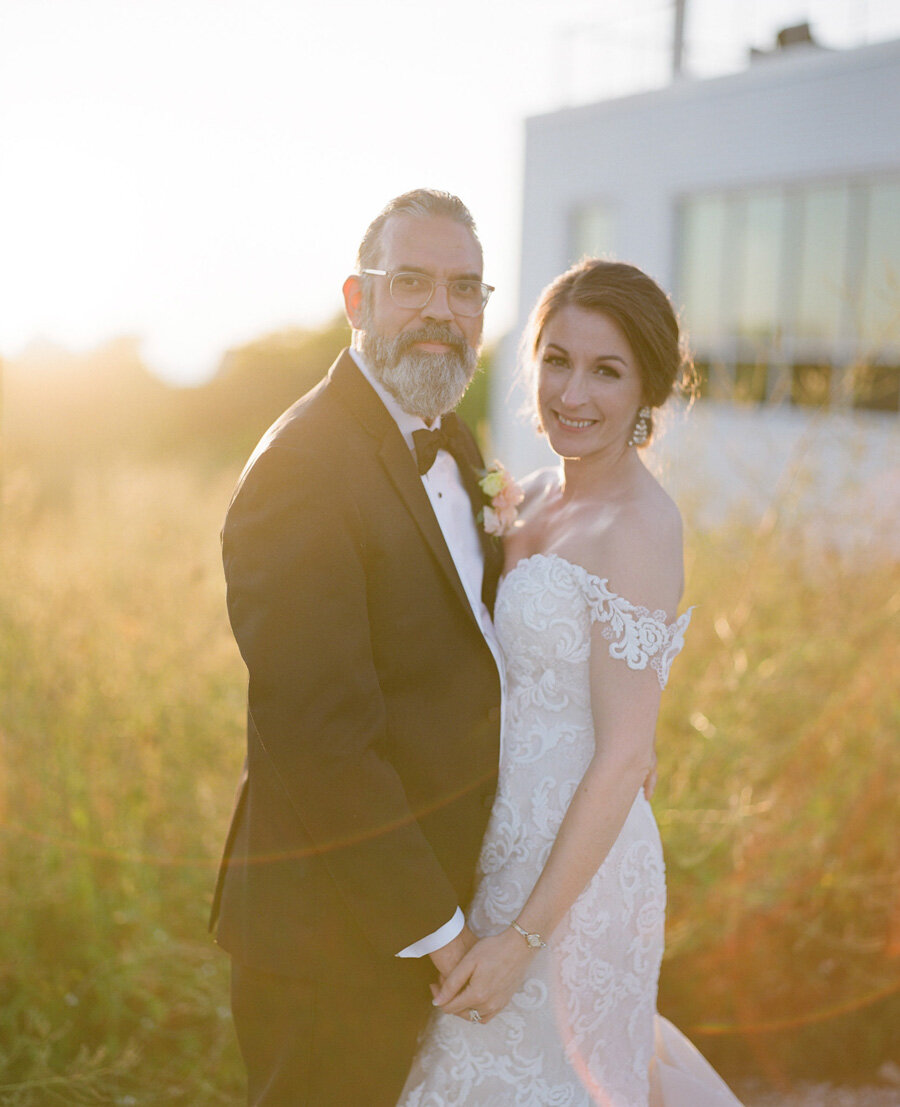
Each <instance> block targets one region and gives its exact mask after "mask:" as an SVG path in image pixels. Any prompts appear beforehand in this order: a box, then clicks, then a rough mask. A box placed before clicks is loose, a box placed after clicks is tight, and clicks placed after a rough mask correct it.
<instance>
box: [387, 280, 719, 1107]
mask: <svg viewBox="0 0 900 1107" xmlns="http://www.w3.org/2000/svg"><path fill="white" fill-rule="evenodd" d="M527 349H528V352H529V354H530V360H531V361H532V363H533V365H534V367H535V369H536V388H535V394H536V399H537V410H538V416H539V421H540V425H541V427H542V429H543V431H544V433H545V434H546V435H547V438H548V440H549V442H550V445H551V446H552V447H553V449H554V451H555V452H556V453H557V454H558V455H559V456H560V458H561V459H562V466H561V469H560V470H558V471H556V470H553V471H551V470H544V471H541V472H538V473H536V474H534V475H533V476H532V477H531V478H529V479H528V481H527V482H526V484H525V501H524V504H523V508H522V510H521V512H520V517H519V520H518V522H517V524H516V526H515V527H514V528H513V529H512V530H511V532H510V533H509V534H508V537H507V539H506V546H505V548H506V574H505V577H504V579H503V582H502V584H501V588H500V592H499V594H498V597H497V605H496V609H495V623H496V628H497V634H498V637H499V640H500V643H501V645H502V647H503V651H504V655H505V660H506V665H507V678H508V704H507V720H506V726H505V728H504V734H503V750H502V755H501V764H500V779H499V785H498V792H497V797H496V800H495V804H494V809H493V813H492V816H491V821H490V825H489V827H488V830H487V834H486V837H485V841H484V845H483V847H482V855H481V861H480V872H479V884H478V890H477V892H476V895H475V898H474V900H473V903H472V905H471V908H470V911H469V925H470V926H471V928H472V931H473V932H474V935H476V936H478V938H479V939H480V940H478V941H477V942H476V943H475V945H474V946H473V948H472V949H471V950H470V951H469V953H468V954H467V955H466V956H465V957H464V958H463V960H462V961H461V962H460V964H459V965H458V967H457V968H456V969H455V970H454V971H453V972H452V973H451V974H450V975H449V976H448V977H447V978H446V979H445V980H444V981H443V982H442V984H441V986H440V988H439V989H437V988H436V989H435V991H436V995H435V1005H436V1006H437V1007H438V1008H439V1010H438V1011H437V1012H436V1014H435V1017H434V1019H433V1020H432V1023H431V1025H430V1026H429V1029H428V1031H427V1032H426V1035H425V1038H424V1040H423V1042H422V1043H421V1047H420V1050H419V1054H418V1056H417V1058H416V1060H415V1062H414V1064H413V1069H412V1072H411V1073H410V1076H409V1079H408V1081H407V1084H406V1088H405V1089H404V1094H403V1097H402V1098H401V1105H402V1107H438V1105H440V1107H451V1105H453V1104H465V1105H466V1107H476V1105H479V1107H488V1105H490V1107H495V1105H506V1104H508V1105H511V1107H512V1105H515V1107H526V1105H527V1107H549V1105H557V1107H562V1105H566V1107H588V1105H593V1104H602V1105H610V1107H640V1105H646V1104H651V1105H665V1107H674V1105H676V1104H677V1107H702V1105H707V1104H709V1105H715V1107H724V1105H733V1104H736V1103H737V1100H736V1099H735V1098H734V1097H733V1096H732V1094H731V1093H730V1091H729V1090H728V1089H727V1087H726V1086H725V1085H724V1084H723V1083H722V1081H721V1080H720V1079H719V1078H718V1076H716V1074H715V1073H714V1072H713V1070H712V1069H711V1068H710V1067H709V1066H708V1065H707V1064H706V1062H705V1061H704V1060H703V1059H702V1058H701V1057H700V1056H699V1054H697V1052H696V1051H695V1050H694V1049H693V1047H692V1046H691V1045H690V1044H689V1043H688V1042H686V1040H685V1039H683V1038H682V1037H681V1036H680V1035H679V1034H678V1032H677V1031H675V1030H674V1028H673V1027H671V1026H670V1025H669V1024H668V1023H665V1022H664V1020H661V1019H659V1017H658V1016H656V989H657V979H658V974H659V966H660V961H661V959H662V952H663V928H664V911H665V879H664V867H663V859H662V849H661V846H660V840H659V834H658V832H657V828H656V823H655V821H654V818H653V814H652V811H651V809H650V805H649V803H648V801H647V799H646V797H645V795H644V791H643V788H642V785H643V784H644V782H645V780H646V779H647V778H648V775H650V774H651V773H652V767H653V763H654V752H653V750H654V731H655V727H656V718H657V713H658V709H659V702H660V694H661V690H662V688H663V686H664V685H665V682H666V678H667V676H668V672H669V666H670V665H671V663H672V660H673V659H674V657H675V655H676V654H677V653H678V651H679V649H680V648H681V646H682V643H683V634H684V631H685V629H686V627H687V625H688V621H689V618H690V613H689V612H686V613H685V614H683V615H681V616H680V617H677V615H676V612H677V609H678V604H679V601H680V599H681V592H682V583H683V582H682V578H683V568H682V538H681V519H680V516H679V513H678V509H677V508H676V507H675V505H674V503H673V502H672V501H671V500H670V499H669V497H668V496H667V494H666V493H665V492H664V491H663V489H662V488H661V487H660V485H659V484H658V483H657V482H656V480H655V479H654V478H653V477H652V476H651V474H650V473H649V471H648V470H647V469H646V468H645V466H644V464H643V462H642V461H641V458H640V455H639V453H638V447H640V446H642V445H644V443H646V442H647V441H648V440H649V438H650V435H651V432H652V420H653V410H654V409H655V408H657V407H659V406H660V405H661V404H662V403H664V402H665V400H666V399H667V398H668V396H669V395H670V394H671V393H672V391H673V390H674V388H675V387H676V385H677V383H678V382H679V378H680V377H681V376H682V371H683V366H684V362H683V359H682V355H681V349H680V342H679V332H678V323H677V320H676V318H675V315H674V312H673V311H672V307H671V305H670V303H669V301H668V299H667V297H666V296H665V294H664V293H663V292H662V291H661V290H660V289H659V287H658V286H657V285H656V284H655V283H654V282H653V281H651V280H650V279H649V278H648V277H647V276H646V275H645V274H643V273H642V272H640V270H638V269H635V268H633V267H632V266H629V265H624V264H620V263H614V262H606V261H596V260H589V261H585V262H583V263H581V264H580V265H577V266H575V267H574V268H573V269H570V270H569V271H568V272H567V273H565V274H563V275H562V276H561V277H559V278H557V280H555V281H554V282H553V283H552V284H551V285H550V286H549V287H548V288H547V289H545V291H544V293H543V295H542V296H541V298H540V300H539V301H538V304H537V306H536V308H535V310H534V312H533V314H532V318H531V322H530V326H529V331H528V347H527Z"/></svg>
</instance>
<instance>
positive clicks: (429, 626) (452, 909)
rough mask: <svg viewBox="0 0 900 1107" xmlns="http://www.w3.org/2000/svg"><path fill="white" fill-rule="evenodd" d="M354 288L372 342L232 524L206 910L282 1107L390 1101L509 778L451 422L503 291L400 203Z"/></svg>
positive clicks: (469, 479)
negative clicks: (229, 731) (219, 856)
mask: <svg viewBox="0 0 900 1107" xmlns="http://www.w3.org/2000/svg"><path fill="white" fill-rule="evenodd" d="M343 291H344V301H345V307H346V311H347V316H348V318H349V320H350V322H351V324H352V326H353V328H354V344H353V349H352V350H350V351H346V350H345V351H344V352H343V353H342V354H341V355H340V357H339V358H338V359H337V361H336V362H335V364H334V365H333V366H332V368H331V370H330V371H329V374H328V376H327V378H326V379H325V380H324V381H322V382H321V384H319V385H318V386H317V387H316V388H314V389H313V390H312V391H311V392H310V393H309V394H307V395H306V396H304V397H303V398H302V399H301V400H299V401H298V402H297V403H296V404H295V405H294V406H293V407H292V408H290V409H289V410H288V411H287V412H285V414H284V415H283V416H282V417H281V418H280V419H279V420H278V421H277V422H276V423H275V424H274V426H273V427H272V428H270V430H269V431H268V432H267V433H266V435H265V436H264V437H263V439H262V441H261V442H260V443H259V445H258V446H257V448H256V450H255V451H254V453H253V455H252V457H251V458H250V461H249V462H248V464H247V467H246V468H245V470H244V473H243V474H242V476H241V479H240V481H239V483H238V487H237V490H236V492H235V494H234V498H233V500H232V503H231V506H230V508H229V511H228V515H227V518H226V522H225V527H224V530H223V558H224V564H225V574H226V578H227V582H228V609H229V615H230V618H231V623H232V627H233V629H234V634H235V638H236V639H237V642H238V645H239V647H240V649H241V653H242V655H243V658H244V661H245V662H246V664H247V669H248V673H249V709H248V728H247V731H248V737H247V744H248V748H247V762H246V768H245V772H244V777H243V780H242V782H241V786H240V790H239V794H238V801H237V805H236V809H235V814H234V818H233V820H232V825H231V829H230V831H229V835H228V840H227V843H226V847H225V857H224V860H223V865H222V869H221V872H220V877H219V884H218V887H217V889H216V900H215V904H214V908H213V915H214V919H215V917H216V916H217V917H218V933H217V936H218V941H219V943H220V944H221V945H222V946H223V947H224V948H225V949H226V950H228V952H229V953H230V954H231V957H232V972H233V976H232V1009H233V1012H234V1018H235V1026H236V1029H237V1034H238V1040H239V1042H240V1046H241V1050H242V1053H243V1055H244V1059H245V1062H246V1064H247V1070H248V1078H249V1101H250V1103H253V1104H260V1105H262V1104H265V1105H266V1107H271V1105H275V1104H278V1105H287V1104H290V1105H291V1107H299V1105H302V1104H310V1105H315V1107H326V1105H330V1104H334V1105H340V1107H347V1105H349V1104H353V1105H360V1107H362V1105H366V1107H379V1105H381V1104H384V1105H385V1107H389V1105H393V1104H394V1103H395V1102H396V1099H397V1097H398V1095H399V1092H400V1089H401V1088H402V1085H403V1081H404V1078H405V1075H406V1070H407V1068H408V1066H409V1062H410V1059H411V1057H412V1054H413V1051H414V1048H415V1039H416V1035H417V1033H418V1030H419V1029H420V1027H421V1025H422V1024H423V1022H424V1020H425V1018H426V1017H427V1013H428V1011H429V1009H430V1000H431V994H430V990H429V982H430V981H431V980H434V979H437V977H438V975H446V973H447V972H449V971H450V970H451V969H452V967H453V966H454V965H455V964H456V963H457V961H458V960H459V958H460V957H461V956H462V954H463V953H464V952H465V950H466V949H467V948H468V944H469V942H470V936H469V934H468V931H467V930H465V931H464V930H463V921H464V920H463V917H462V914H461V912H460V910H459V905H460V904H465V903H466V902H467V900H468V898H469V895H470V891H471V885H472V879H473V876H474V872H475V865H476V861H477V856H478V849H479V843H480V840H481V836H482V833H483V831H484V827H485V824H486V821H487V817H488V814H489V812H490V805H491V800H492V797H493V792H494V784H495V777H496V771H497V763H498V745H499V728H500V676H499V673H498V667H497V663H496V662H495V659H494V656H493V654H492V648H493V647H492V645H489V643H488V640H487V639H489V638H490V636H491V631H490V619H489V613H488V607H489V606H490V605H491V604H492V601H493V592H494V590H495V588H496V582H497V577H498V574H499V569H500V560H501V558H500V551H499V548H498V546H497V544H496V543H495V542H494V541H493V540H490V539H488V538H487V536H486V535H485V534H484V532H483V528H482V527H481V526H480V525H479V524H478V523H477V522H476V515H477V513H478V509H479V506H483V504H484V499H483V496H481V494H480V492H479V489H478V485H477V470H478V468H479V467H480V466H481V465H482V464H483V463H482V460H481V457H480V455H479V453H478V450H477V447H476V446H475V444H474V441H473V439H472V437H471V435H470V434H469V432H468V431H467V429H466V428H465V427H464V426H463V424H462V423H460V422H459V421H458V420H457V419H456V416H455V415H451V416H449V417H447V416H446V414H445V413H447V412H449V411H450V410H451V409H452V408H453V407H454V406H455V405H456V403H457V402H458V401H459V399H460V398H461V396H462V394H463V392H464V391H465V388H466V386H467V385H468V383H469V381H470V380H471V377H472V375H473V374H474V371H475V365H476V358H477V351H478V347H479V344H480V340H481V332H482V319H483V310H484V306H485V304H486V302H487V299H488V296H489V295H490V292H491V289H490V287H489V286H488V285H485V284H483V282H482V252H481V246H480V243H479V241H478V238H477V236H476V232H475V226H474V223H473V221H472V217H471V215H470V214H469V212H468V211H467V209H466V208H465V207H464V206H463V204H462V203H461V202H460V201H459V200H458V199H457V198H456V197H453V196H450V195H448V194H446V193H437V192H431V191H426V190H418V191H415V192H411V193H406V194H405V195H403V196H400V197H398V198H397V199H395V200H393V201H391V202H390V203H389V204H388V205H387V207H386V208H385V209H384V210H383V211H382V212H381V214H380V215H379V216H378V217H377V218H376V219H375V220H374V222H373V223H372V225H371V226H370V227H369V229H368V231H367V232H366V235H365V237H364V239H363V242H362V244H361V246H360V250H359V258H358V272H357V273H355V274H354V275H352V276H350V277H348V278H347V281H346V282H345V284H344V289H343ZM442 416H443V417H444V418H442ZM428 427H431V428H432V430H441V431H443V432H444V433H445V434H446V435H447V437H446V438H444V439H440V440H438V441H433V442H431V445H430V451H429V446H428V443H426V444H425V445H424V446H422V445H421V444H419V445H420V449H421V450H422V451H423V452H424V455H425V456H424V457H423V459H422V460H421V462H420V461H418V460H417V454H416V452H415V450H414V448H413V447H414V445H415V442H414V439H413V434H414V433H416V438H422V436H423V434H424V437H425V438H426V439H427V438H428V436H429V432H428V429H427V428H428ZM486 635H487V638H486Z"/></svg>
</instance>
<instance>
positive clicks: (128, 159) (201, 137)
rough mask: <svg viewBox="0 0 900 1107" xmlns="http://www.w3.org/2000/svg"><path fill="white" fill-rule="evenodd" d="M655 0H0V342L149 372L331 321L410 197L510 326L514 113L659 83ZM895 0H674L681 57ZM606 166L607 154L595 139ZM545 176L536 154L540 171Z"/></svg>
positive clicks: (664, 42)
mask: <svg viewBox="0 0 900 1107" xmlns="http://www.w3.org/2000/svg"><path fill="white" fill-rule="evenodd" d="M672 12H673V6H672V3H671V2H670V0H0V158H2V173H0V357H9V358H14V357H16V356H18V355H19V354H21V353H22V352H23V351H24V350H25V349H26V348H27V347H28V346H29V344H30V343H33V342H52V343H55V344H58V345H61V346H64V347H66V348H68V349H72V350H77V351H83V350H89V349H91V348H93V347H96V346H98V345H101V344H103V343H104V342H106V341H109V340H111V339H114V338H116V337H120V336H123V335H135V336H138V337H139V338H140V340H141V352H142V355H143V358H144V360H145V362H146V364H147V365H148V366H149V367H150V368H151V369H152V370H153V371H154V372H156V373H157V374H158V375H159V376H160V377H162V378H163V379H165V380H168V381H171V382H173V383H180V384H191V383H199V382H201V381H202V380H204V379H207V378H208V377H209V376H211V375H212V374H213V373H214V372H215V370H216V368H217V366H218V364H219V361H220V359H221V357H222V355H223V353H224V352H225V351H226V350H227V349H228V348H229V347H231V346H234V345H237V344H239V343H241V342H246V341H249V340H251V339H254V338H258V337H260V336H261V335H263V334H267V333H269V332H271V331H275V330H278V329H280V328H284V327H295V326H301V327H315V326H318V325H320V324H322V323H324V322H325V321H327V320H329V319H331V318H332V317H333V316H334V315H335V314H337V313H338V312H339V311H340V310H341V306H342V301H341V295H340V288H341V284H342V283H343V280H344V277H345V276H346V275H347V274H348V273H349V272H351V271H352V269H353V264H354V259H355V253H356V247H357V245H358V242H359V239H360V237H361V236H362V233H363V231H364V230H365V227H366V226H367V224H368V223H369V222H370V221H371V219H372V218H373V217H374V216H375V215H376V214H377V212H378V211H379V210H380V208H381V207H382V206H383V204H384V203H385V202H386V201H387V200H388V199H390V198H391V197H392V196H394V195H397V194H399V193H401V192H405V191H406V190H407V189H410V188H416V187H420V186H425V187H432V188H441V189H447V190H449V191H451V192H455V193H457V194H458V195H459V196H461V197H462V199H463V200H464V201H465V202H466V204H467V205H468V206H469V208H470V209H471V211H472V213H473V215H474V216H475V219H476V222H477V223H478V226H479V233H480V237H481V240H482V243H483V245H484V250H485V279H486V280H487V281H488V282H490V283H491V284H494V285H496V286H497V292H496V293H495V294H494V298H493V299H492V301H491V303H490V305H489V307H488V311H487V315H486V318H485V333H486V337H487V338H488V339H489V340H490V339H491V338H496V337H499V335H500V334H502V333H503V332H504V331H505V330H507V329H509V328H510V327H511V326H513V325H514V322H515V319H516V316H517V304H516V292H517V270H518V260H519V247H518V240H519V235H520V216H521V200H520V198H521V173H522V164H523V152H524V151H523V146H524V120H525V119H526V118H527V117H528V116H531V115H536V114H540V113H542V112H546V111H552V110H555V109H557V108H560V107H563V106H567V105H570V104H575V103H586V102H590V101H592V100H597V99H602V98H606V97H609V96H618V95H625V94H628V93H630V92H635V91H639V90H643V89H647V88H653V87H658V86H660V85H662V84H665V83H666V81H667V80H668V79H669V71H670V52H671V46H670V43H671V30H672V20H673V15H672ZM802 21H809V22H810V23H811V24H812V27H813V32H814V34H815V35H816V36H817V38H818V39H819V40H820V41H821V42H822V43H823V44H824V45H827V46H831V47H835V48H841V47H850V46H856V45H861V44H863V43H865V42H870V41H878V40H882V39H887V38H895V37H900V4H897V3H896V0H796V2H794V0H688V13H687V24H686V43H685V65H686V69H687V71H688V73H689V74H690V75H691V76H695V77H700V78H702V77H708V76H714V75H716V74H719V73H724V72H730V71H734V70H736V69H739V68H741V67H742V66H743V65H744V64H745V61H746V55H747V50H748V48H749V47H750V46H757V47H761V48H768V47H770V46H771V45H772V42H773V40H774V35H775V33H776V31H777V30H778V28H779V27H782V26H786V25H790V24H793V23H797V22H802ZM611 156H614V152H612V153H611ZM560 171H563V170H562V167H561V170H560Z"/></svg>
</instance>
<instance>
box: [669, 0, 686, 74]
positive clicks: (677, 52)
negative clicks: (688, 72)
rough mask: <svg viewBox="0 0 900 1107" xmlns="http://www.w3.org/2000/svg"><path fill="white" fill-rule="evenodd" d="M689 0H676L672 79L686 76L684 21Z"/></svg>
mask: <svg viewBox="0 0 900 1107" xmlns="http://www.w3.org/2000/svg"><path fill="white" fill-rule="evenodd" d="M686 15H687V0H675V22H674V25H673V28H672V80H673V81H677V80H678V79H679V78H680V77H683V76H684V22H685V17H686Z"/></svg>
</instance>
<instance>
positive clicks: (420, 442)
mask: <svg viewBox="0 0 900 1107" xmlns="http://www.w3.org/2000/svg"><path fill="white" fill-rule="evenodd" d="M413 445H414V446H415V448H416V464H417V465H418V467H419V475H420V476H423V475H424V474H425V473H427V472H428V470H429V469H430V468H431V466H432V465H434V459H435V458H436V457H437V452H438V450H447V451H448V452H449V453H451V454H452V455H453V456H454V457H455V458H456V459H457V461H461V460H462V459H463V439H462V436H461V434H460V430H459V421H458V419H457V418H456V416H455V415H454V414H453V412H452V411H451V412H448V414H447V415H445V416H444V417H443V418H442V419H441V425H440V426H439V427H438V428H437V430H417V431H413Z"/></svg>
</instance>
